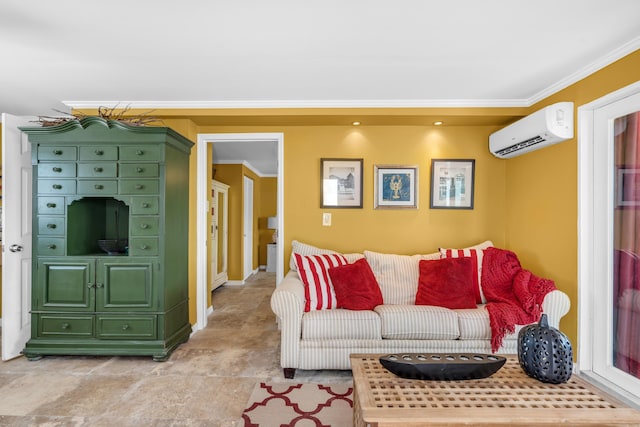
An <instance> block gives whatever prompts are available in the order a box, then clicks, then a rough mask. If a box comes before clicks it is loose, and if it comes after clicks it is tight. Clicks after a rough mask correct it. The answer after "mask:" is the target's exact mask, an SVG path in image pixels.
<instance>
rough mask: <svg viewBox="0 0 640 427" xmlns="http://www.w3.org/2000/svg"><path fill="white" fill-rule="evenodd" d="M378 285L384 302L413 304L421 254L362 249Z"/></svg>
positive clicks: (416, 290)
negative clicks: (397, 253) (387, 252)
mask: <svg viewBox="0 0 640 427" xmlns="http://www.w3.org/2000/svg"><path fill="white" fill-rule="evenodd" d="M364 257H365V258H366V259H367V262H368V263H369V265H370V266H371V271H373V275H374V276H376V280H377V281H378V284H379V285H380V291H381V292H382V300H383V301H384V303H385V304H404V305H413V304H414V303H415V301H416V292H418V278H419V277H420V264H419V263H420V260H421V259H422V255H394V254H382V253H378V252H372V251H364Z"/></svg>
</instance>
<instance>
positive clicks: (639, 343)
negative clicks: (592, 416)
mask: <svg viewBox="0 0 640 427" xmlns="http://www.w3.org/2000/svg"><path fill="white" fill-rule="evenodd" d="M593 124H594V127H593V136H594V140H593V145H594V156H593V168H594V169H593V172H594V176H593V193H594V199H593V200H594V204H593V208H594V212H593V218H594V223H593V224H594V229H593V233H594V240H593V244H594V248H595V249H594V255H595V256H594V263H595V264H596V266H595V267H594V278H593V281H592V285H591V286H592V291H593V299H592V307H591V312H592V313H593V328H592V332H591V334H592V335H591V342H592V351H593V372H594V373H595V374H597V375H598V376H600V377H602V378H603V379H604V380H606V381H607V382H610V383H612V384H615V385H616V386H617V387H619V388H621V389H622V390H624V391H625V392H628V393H630V394H631V395H633V396H635V397H640V94H636V95H633V96H629V97H626V98H624V99H621V100H619V101H616V102H612V103H611V104H608V105H606V106H604V107H602V108H599V109H597V110H595V112H594V120H593ZM581 327H585V325H583V324H581Z"/></svg>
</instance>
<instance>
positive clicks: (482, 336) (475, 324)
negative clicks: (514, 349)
mask: <svg viewBox="0 0 640 427" xmlns="http://www.w3.org/2000/svg"><path fill="white" fill-rule="evenodd" d="M454 311H455V313H456V314H457V315H458V325H459V326H460V339H461V340H490V339H491V326H490V324H489V312H488V311H487V310H486V309H485V308H484V305H479V306H478V308H477V309H463V310H454ZM524 326H525V325H516V328H515V331H514V332H513V333H512V334H507V335H506V336H505V338H504V339H518V332H520V329H522V328H523V327H524Z"/></svg>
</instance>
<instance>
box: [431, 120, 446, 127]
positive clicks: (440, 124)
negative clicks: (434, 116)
mask: <svg viewBox="0 0 640 427" xmlns="http://www.w3.org/2000/svg"><path fill="white" fill-rule="evenodd" d="M433 124H434V126H442V125H443V124H444V122H442V121H440V120H438V121H437V122H433Z"/></svg>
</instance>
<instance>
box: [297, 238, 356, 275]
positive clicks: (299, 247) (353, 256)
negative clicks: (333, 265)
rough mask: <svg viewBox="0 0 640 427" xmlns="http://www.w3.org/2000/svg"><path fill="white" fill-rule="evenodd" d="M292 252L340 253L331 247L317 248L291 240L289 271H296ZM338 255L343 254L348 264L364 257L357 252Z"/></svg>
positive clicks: (302, 253) (305, 254)
mask: <svg viewBox="0 0 640 427" xmlns="http://www.w3.org/2000/svg"><path fill="white" fill-rule="evenodd" d="M293 254H300V255H302V256H309V255H325V254H340V252H337V251H334V250H331V249H322V248H318V247H316V246H312V245H308V244H306V243H302V242H299V241H297V240H293V241H292V242H291V257H290V258H289V268H290V269H291V271H298V267H297V265H296V261H295V259H294V256H293ZM340 255H343V256H344V257H345V258H346V259H347V261H348V262H349V264H353V263H354V262H356V261H357V260H359V259H361V258H364V255H363V254H359V253H352V254H340Z"/></svg>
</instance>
